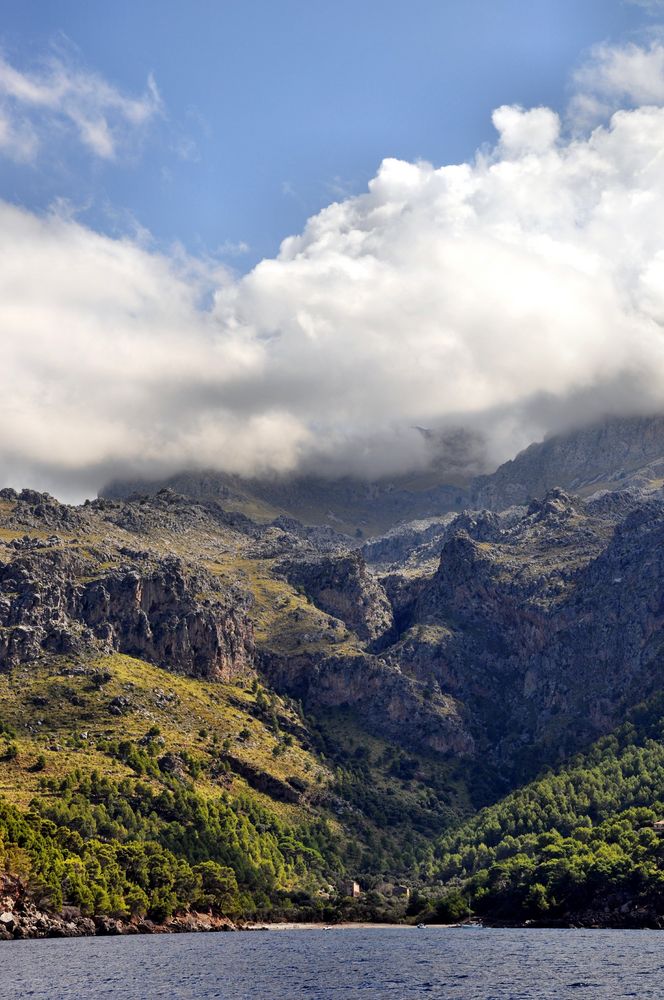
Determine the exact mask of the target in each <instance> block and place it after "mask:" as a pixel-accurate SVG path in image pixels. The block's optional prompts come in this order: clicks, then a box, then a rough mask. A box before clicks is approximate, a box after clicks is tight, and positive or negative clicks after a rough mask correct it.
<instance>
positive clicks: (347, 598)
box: [281, 552, 394, 642]
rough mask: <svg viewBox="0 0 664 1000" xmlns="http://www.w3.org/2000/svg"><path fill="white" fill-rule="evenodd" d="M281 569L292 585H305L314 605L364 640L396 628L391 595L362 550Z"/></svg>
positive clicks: (285, 564)
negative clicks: (369, 569)
mask: <svg viewBox="0 0 664 1000" xmlns="http://www.w3.org/2000/svg"><path fill="white" fill-rule="evenodd" d="M281 570H282V572H283V573H284V575H285V576H286V578H287V580H288V581H289V583H290V584H292V585H293V586H294V587H301V588H302V589H303V590H304V592H305V593H306V595H307V596H308V597H309V598H310V599H311V600H312V601H313V603H314V604H316V605H317V606H318V607H319V608H321V610H323V611H325V612H327V613H328V614H329V615H333V616H334V617H335V618H338V619H340V621H342V622H344V623H345V624H346V625H347V626H348V628H350V629H352V631H353V632H355V634H356V635H357V636H358V637H359V638H360V639H363V640H365V641H366V642H374V641H375V640H376V639H379V638H381V636H384V635H386V634H387V633H388V632H389V631H390V630H391V629H392V627H393V625H394V619H393V615H392V607H391V605H390V602H389V600H388V599H387V595H386V593H385V591H384V590H383V588H382V586H381V585H380V583H379V581H378V580H377V579H376V578H375V577H374V576H373V575H372V574H371V573H370V572H369V571H368V569H367V565H366V563H365V561H364V559H363V558H362V556H361V555H360V554H359V553H358V552H351V553H348V554H345V555H342V556H325V557H322V558H318V559H315V560H313V559H309V560H306V561H304V560H300V561H293V560H291V561H287V562H285V563H284V564H283V565H282V567H281Z"/></svg>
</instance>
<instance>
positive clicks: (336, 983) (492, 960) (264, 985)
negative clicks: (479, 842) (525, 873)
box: [0, 928, 664, 1000]
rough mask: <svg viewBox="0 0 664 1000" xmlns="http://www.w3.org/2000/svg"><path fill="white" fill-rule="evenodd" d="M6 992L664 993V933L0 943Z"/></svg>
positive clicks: (48, 995) (514, 999)
mask: <svg viewBox="0 0 664 1000" xmlns="http://www.w3.org/2000/svg"><path fill="white" fill-rule="evenodd" d="M0 996H2V997H8V998H9V997H11V998H21V1000H23V998H28V997H29V998H31V1000H99V998H105V997H114V998H122V1000H152V998H156V997H164V998H169V1000H180V998H187V1000H211V998H220V1000H298V998H307V1000H327V998H330V1000H345V998H347V997H351V998H357V1000H409V998H419V997H422V998H428V1000H439V998H440V1000H531V998H532V1000H549V998H551V1000H564V998H567V997H570V998H573V1000H576V998H578V1000H585V998H593V1000H595V998H602V1000H608V998H611V1000H619V998H621V997H638V998H639V1000H645V998H648V997H657V998H661V997H664V937H663V936H662V933H661V932H657V931H581V930H574V931H570V930H488V929H477V930H469V929H465V930H464V929H460V928H449V929H445V928H428V929H427V930H417V929H415V928H398V929H392V928H390V929H379V930H376V929H372V930H368V929H362V930H361V929H348V930H331V931H324V930H313V931H299V930H298V931H267V932H262V933H261V932H243V933H237V934H185V935H177V936H176V935H173V936H155V937H149V936H147V937H130V938H82V939H78V940H46V941H16V942H3V943H0Z"/></svg>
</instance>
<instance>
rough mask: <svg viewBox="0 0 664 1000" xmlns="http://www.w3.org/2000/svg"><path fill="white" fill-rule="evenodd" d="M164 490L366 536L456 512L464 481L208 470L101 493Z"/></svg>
mask: <svg viewBox="0 0 664 1000" xmlns="http://www.w3.org/2000/svg"><path fill="white" fill-rule="evenodd" d="M163 488H169V489H172V490H174V491H175V492H177V493H181V494H184V495H186V496H190V497H193V498H194V499H196V500H201V499H203V500H217V501H219V503H221V504H222V505H223V506H224V508H225V509H227V510H237V511H240V512H242V513H245V514H247V515H248V516H249V517H251V518H254V519H255V520H256V521H259V522H269V521H272V520H274V519H275V518H276V517H279V516H280V515H281V516H286V517H290V518H294V519H297V520H298V521H301V522H302V523H303V524H305V525H328V526H329V527H331V528H335V529H336V530H337V531H340V532H343V533H345V534H347V535H349V536H351V537H355V536H356V537H358V538H362V537H365V536H366V537H369V536H372V535H376V534H378V533H380V532H382V531H386V530H388V529H389V528H390V527H391V526H392V525H393V524H396V523H397V522H399V521H409V520H412V519H413V518H417V517H429V516H434V515H438V514H440V513H441V512H444V511H459V510H461V509H462V508H463V507H464V506H465V505H466V503H467V500H468V491H467V482H466V481H464V480H463V479H461V480H460V481H459V482H456V481H455V480H454V479H453V480H452V481H451V482H449V481H447V476H446V475H445V474H441V473H438V472H435V471H434V472H431V473H423V474H421V475H411V476H402V477H399V478H396V479H386V480H378V481H376V482H365V481H362V480H359V479H352V478H350V477H348V478H341V479H325V478H322V477H321V478H317V477H313V476H307V477H304V476H303V477H292V476H290V477H281V478H279V477H275V478H268V479H243V478H241V477H240V476H232V475H228V474H226V473H221V472H214V471H211V470H208V471H201V472H186V473H179V474H177V475H174V476H171V477H169V478H168V479H164V480H159V481H154V482H150V481H148V480H136V481H118V482H114V483H109V484H108V485H107V486H106V487H105V488H104V490H103V491H102V495H103V496H105V497H108V498H113V499H123V498H126V497H129V496H131V495H133V494H151V495H154V494H155V493H158V492H159V490H161V489H163Z"/></svg>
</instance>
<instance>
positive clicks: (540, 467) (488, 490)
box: [470, 416, 664, 510]
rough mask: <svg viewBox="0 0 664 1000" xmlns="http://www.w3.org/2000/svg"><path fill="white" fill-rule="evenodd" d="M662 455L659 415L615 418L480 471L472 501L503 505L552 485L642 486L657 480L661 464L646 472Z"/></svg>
mask: <svg viewBox="0 0 664 1000" xmlns="http://www.w3.org/2000/svg"><path fill="white" fill-rule="evenodd" d="M662 458H664V417H663V416H655V417H614V418H612V419H609V420H604V421H602V422H600V423H597V424H594V425H591V426H589V427H585V428H582V429H580V430H576V431H572V432H570V433H568V434H559V435H556V436H555V437H552V438H550V439H548V440H546V441H543V442H542V443H540V444H532V445H530V447H528V448H526V449H525V450H524V451H522V452H521V453H520V454H519V455H517V456H516V458H515V459H513V460H512V461H510V462H505V464H504V465H501V466H500V468H499V469H497V470H496V472H494V473H492V474H491V475H488V476H478V477H477V479H475V480H474V482H473V484H472V487H471V490H470V505H471V506H472V507H475V508H479V509H482V508H487V509H489V510H503V509H505V508H506V507H510V506H512V505H513V504H523V503H528V502H529V501H530V500H531V499H532V498H536V497H543V496H544V495H545V493H547V491H548V490H550V489H552V488H553V487H556V486H559V487H562V488H563V489H567V490H570V491H573V492H575V493H579V492H583V493H586V494H588V493H591V492H593V491H594V490H598V489H600V488H605V489H613V490H622V489H625V488H629V486H630V485H632V486H636V487H637V488H639V489H642V488H644V487H647V485H648V483H649V482H651V481H652V480H657V479H661V469H656V470H655V469H653V470H652V474H651V475H649V474H648V471H647V467H648V466H650V465H651V464H652V463H656V462H657V461H658V460H661V459H662ZM641 470H642V471H643V475H642V476H641V477H639V476H638V473H639V471H641ZM639 480H641V481H639Z"/></svg>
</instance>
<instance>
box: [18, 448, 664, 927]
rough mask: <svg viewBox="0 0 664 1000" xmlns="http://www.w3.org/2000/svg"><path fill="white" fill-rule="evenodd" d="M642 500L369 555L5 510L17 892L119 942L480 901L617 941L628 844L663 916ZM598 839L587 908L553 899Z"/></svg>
mask: <svg viewBox="0 0 664 1000" xmlns="http://www.w3.org/2000/svg"><path fill="white" fill-rule="evenodd" d="M584 433H585V432H584ZM607 433H608V432H607ZM611 433H613V431H611ZM540 447H541V448H544V446H540ZM647 447H650V446H649V445H648V446H647ZM653 447H654V446H653ZM644 448H646V446H645V445H644ZM545 451H546V449H545ZM644 454H645V452H644ZM623 457H624V455H623V453H621V454H620V456H619V458H620V459H622V458H623ZM642 458H643V454H642V455H641V457H640V458H638V460H637V461H641V459H642ZM516 461H518V460H516ZM640 468H641V472H640V473H639V475H641V473H642V467H640ZM497 475H498V474H497ZM643 482H644V480H643V477H642V476H641V478H640V479H638V481H637V480H636V479H631V480H630V479H629V477H623V478H622V479H620V485H621V489H619V490H613V491H610V490H606V489H602V490H599V491H591V492H589V493H587V495H585V496H578V495H577V496H574V495H570V494H569V493H567V492H565V491H564V490H562V489H560V488H557V487H556V488H552V489H550V490H548V492H547V493H545V495H544V496H543V497H541V498H539V499H534V500H531V501H529V502H528V503H527V504H521V505H516V506H512V507H509V508H507V509H505V510H501V511H489V510H485V511H473V510H466V511H464V512H462V513H459V514H455V513H454V512H450V511H442V512H439V513H438V514H436V515H431V516H427V517H425V518H420V519H418V520H415V521H410V522H408V523H406V524H402V525H398V526H395V527H393V528H391V529H390V530H389V531H388V532H387V533H386V534H384V535H382V536H377V537H374V538H372V539H370V540H367V541H364V542H362V541H361V540H358V539H355V538H352V539H351V538H349V537H348V535H346V534H343V533H341V532H337V531H336V530H334V529H333V528H331V527H330V526H329V525H318V526H316V525H305V524H303V523H301V522H300V521H297V520H296V519H294V518H292V517H287V516H285V515H284V514H278V515H277V516H275V517H271V518H269V517H268V516H267V514H266V512H265V511H264V512H263V516H261V517H260V518H256V519H253V518H250V517H249V516H247V514H245V513H242V512H240V511H238V510H236V509H227V507H226V506H225V504H224V502H223V499H222V498H219V497H217V498H216V499H214V498H211V497H209V496H203V495H201V496H197V497H195V496H191V495H184V494H178V493H176V492H174V490H172V489H169V488H162V489H160V490H159V491H157V492H156V493H154V494H152V495H135V496H130V497H128V498H115V499H112V498H109V497H106V498H100V499H97V500H94V501H91V502H86V503H85V504H83V505H81V506H79V507H70V506H67V505H64V504H60V503H58V502H57V501H56V500H54V499H53V498H52V497H49V496H48V495H46V494H41V493H35V492H34V491H30V490H24V491H23V492H21V493H20V494H17V493H15V492H14V491H13V490H9V489H5V490H2V491H0V725H1V727H2V729H1V730H0V758H1V760H0V801H1V802H2V803H3V805H2V810H3V811H2V813H1V816H0V854H2V857H3V859H4V866H5V868H7V869H8V870H9V871H10V872H11V873H12V877H19V878H20V877H23V879H24V882H25V883H26V884H27V885H28V886H31V887H32V889H30V891H33V892H37V894H39V893H41V894H42V895H43V896H44V899H45V900H46V902H47V903H48V902H49V901H50V905H51V907H56V908H57V907H60V906H61V905H65V906H73V907H74V908H77V912H79V916H80V919H81V920H90V919H91V920H93V921H97V925H98V926H101V927H103V926H105V924H104V923H103V921H105V920H108V919H111V918H112V919H119V920H121V921H124V923H123V924H122V926H123V927H125V928H126V927H129V926H130V923H128V922H130V921H131V920H133V921H134V925H136V926H137V925H138V924H139V923H141V922H142V923H141V926H143V927H144V928H145V927H148V926H151V924H150V922H152V924H154V923H164V922H165V921H166V922H168V921H173V920H176V921H182V920H188V919H190V918H191V919H192V920H203V919H208V917H209V918H210V919H212V918H214V919H215V920H224V919H229V918H232V919H235V920H237V919H248V918H253V917H258V918H276V917H280V916H281V917H283V916H293V917H295V918H299V919H304V918H307V917H312V916H313V917H315V918H318V919H326V920H331V919H338V918H339V917H341V916H350V917H356V918H357V917H361V916H363V915H364V916H372V917H374V918H377V919H405V918H406V917H407V916H408V918H409V919H410V918H412V919H416V918H417V915H418V914H427V913H428V914H429V917H427V919H428V918H430V917H432V916H433V917H436V918H440V919H446V918H449V917H450V915H452V914H453V912H454V908H455V905H456V906H457V909H458V906H459V905H461V904H460V903H459V901H458V900H459V898H460V897H459V896H458V893H459V887H461V886H463V887H465V888H464V891H465V890H466V889H468V891H470V893H471V896H472V897H473V899H474V901H475V906H476V909H477V912H478V913H481V914H483V915H485V916H487V917H489V918H492V919H519V920H520V919H545V915H546V919H560V920H565V919H571V917H570V914H576V917H577V918H578V919H579V920H586V921H589V920H593V919H594V920H600V921H601V919H602V918H600V917H598V916H597V912H598V911H597V906H599V905H600V902H601V907H604V909H603V910H602V912H605V911H606V912H607V913H611V914H612V916H611V917H610V919H611V920H613V921H614V922H615V921H616V920H619V917H616V915H615V912H614V910H615V907H614V905H613V904H614V903H615V899H613V897H612V900H609V899H608V896H606V892H607V891H608V890H607V885H608V884H609V883H608V882H606V883H605V882H603V881H602V877H601V870H602V869H601V864H600V863H599V862H598V864H599V865H600V867H599V868H592V864H595V861H592V859H590V860H589V858H590V855H591V854H592V855H593V857H595V854H597V852H599V854H601V855H602V857H604V856H605V855H606V856H607V857H608V854H607V853H606V851H608V853H609V854H610V853H611V851H609V849H608V848H607V849H606V851H605V847H604V846H603V845H605V844H613V843H614V841H613V840H611V837H614V832H615V831H614V832H613V833H612V832H611V831H612V830H613V826H612V824H613V823H614V820H615V822H617V823H618V825H619V827H620V830H622V831H623V833H624V834H625V838H626V839H624V842H623V840H620V838H619V840H620V844H621V845H622V846H621V848H620V849H621V851H622V852H623V856H624V857H626V856H627V854H628V853H629V850H631V848H633V863H632V862H630V864H629V865H627V867H625V865H626V864H627V863H626V862H624V864H623V869H624V873H626V874H625V878H624V879H623V881H622V882H620V885H619V889H620V892H619V893H618V895H620V894H622V895H620V898H621V900H622V901H621V902H620V906H624V905H625V904H626V903H629V902H630V900H631V899H632V897H629V898H628V896H629V892H632V894H633V898H634V899H637V900H640V901H641V902H639V904H638V906H637V907H636V910H635V911H634V912H635V913H636V911H637V910H638V907H639V906H641V903H643V907H646V909H647V912H648V914H649V916H648V918H647V919H648V920H650V921H651V922H652V921H653V920H655V919H659V917H658V914H659V912H660V910H664V907H660V909H659V910H658V907H659V906H660V904H659V902H658V901H657V900H658V898H659V897H657V895H656V893H655V891H654V888H653V887H654V885H655V882H656V879H657V878H658V877H659V876H658V875H657V872H658V871H659V868H658V865H659V854H658V847H657V844H658V841H656V840H653V837H652V836H650V831H649V830H646V829H645V828H646V827H648V824H650V823H651V822H652V818H653V816H654V815H656V814H657V812H658V810H659V804H660V803H661V801H662V799H663V798H664V790H663V789H662V788H661V775H660V763H659V758H658V753H659V751H658V746H657V739H658V736H657V733H658V732H659V729H658V727H660V729H661V719H660V716H661V712H660V714H659V715H657V711H658V709H657V706H658V705H660V704H661V692H662V682H661V667H662V656H663V654H664V610H663V609H664V565H663V563H662V559H663V558H664V556H663V555H662V554H663V553H664V502H662V499H661V498H660V496H659V493H658V487H657V485H656V481H655V480H654V479H653V480H649V481H648V482H649V486H648V487H647V488H646V487H644V485H643ZM630 484H631V485H630ZM586 492H587V491H586ZM230 507H231V508H232V507H233V504H230ZM644 701H647V702H648V704H649V706H650V707H649V708H648V709H647V711H646V710H644V709H640V708H637V706H639V705H641V704H642V703H643V702H644ZM652 706H655V707H654V708H653V707H652ZM644 711H645V713H646V714H645V715H644ZM628 718H629V719H632V720H633V722H632V729H629V728H628V729H624V728H623V729H621V727H622V726H623V724H624V723H625V720H626V719H628ZM644 720H645V721H644ZM634 726H636V727H637V728H636V730H634ZM639 726H641V729H639V728H638V727H639ZM644 727H645V728H644ZM611 734H616V735H615V736H613V735H611ZM621 734H622V735H621ZM625 734H627V735H625ZM635 734H636V735H635ZM607 739H608V741H609V742H604V743H603V742H602V740H607ZM615 740H617V741H618V743H617V744H616V743H615ZM598 741H599V742H598ZM611 741H614V742H611ZM630 741H631V742H630ZM593 748H594V749H593ZM607 748H608V749H607ZM579 754H585V755H586V756H585V757H583V758H581V757H578V755H579ZM598 755H599V756H598ZM598 768H599V770H598ZM552 769H553V770H554V771H556V773H558V775H559V777H557V778H555V780H554V779H552V778H550V777H548V776H545V777H544V778H542V777H541V776H542V773H543V772H544V773H545V775H549V774H550V773H552ZM587 771H592V776H591V777H590V778H587V775H586V772H587ZM648 775H650V776H651V778H652V780H650V778H649V777H648ZM552 781H553V785H551V782H552ZM533 782H535V784H533ZM591 786H592V788H591ZM575 789H576V790H578V789H586V792H587V794H586V792H584V793H583V795H580V796H579V795H577V794H576V791H575ZM588 789H590V790H588ZM591 793H592V794H591ZM593 795H596V798H595V799H593ZM533 803H534V805H533V807H532V808H531V805H532V804H533ZM584 803H586V804H585V805H584ZM593 803H594V804H593ZM549 807H551V808H549ZM482 808H484V809H485V810H488V811H485V812H480V813H479V814H478V810H481V809H482ZM635 808H638V809H641V810H644V809H645V810H646V812H638V813H632V812H630V810H633V809H635ZM648 810H650V812H648ZM622 814H624V815H622ZM616 816H618V819H616ZM506 817H507V818H508V819H506ZM588 817H589V818H590V828H589V830H588V829H586V828H587V827H588V823H587V822H586V820H587V819H588ZM635 817H636V818H635ZM508 820H509V821H508ZM637 821H638V823H639V824H641V826H643V828H644V830H641V827H639V829H638V830H637V832H636V833H635V834H634V836H635V837H636V840H630V837H632V834H631V833H630V832H629V831H630V830H632V829H633V824H634V823H635V822H637ZM510 823H511V824H512V825H511V826H510ZM607 824H608V826H607ZM621 824H622V825H621ZM625 824H626V825H625ZM630 824H632V825H631V826H630ZM577 826H578V827H583V830H582V831H581V833H579V835H578V836H579V837H580V838H581V840H579V841H578V842H579V843H585V844H586V845H588V844H590V845H591V846H592V850H590V848H588V851H586V854H588V857H586V859H585V861H583V864H581V863H580V862H579V864H581V867H580V868H579V869H578V871H579V873H580V874H579V875H578V878H579V879H580V880H581V882H583V884H584V885H586V883H588V886H590V882H592V880H593V879H595V882H592V886H591V887H590V888H588V886H586V889H584V892H585V895H583V898H581V896H578V897H577V896H574V895H573V894H571V895H570V894H569V893H567V894H566V892H567V890H565V892H563V890H562V889H561V887H560V885H559V884H558V883H557V882H555V880H554V881H551V880H549V881H547V878H548V875H547V872H549V868H547V867H546V865H547V864H549V862H551V864H553V861H552V859H554V860H555V859H556V858H559V855H558V854H556V851H557V850H558V848H556V850H553V848H552V849H551V850H549V848H551V847H552V844H553V845H554V846H555V844H558V839H557V838H558V837H560V838H562V839H563V840H565V839H566V838H569V836H570V835H571V833H572V832H573V831H574V830H575V829H576V827H577ZM68 831H69V832H68ZM72 831H73V832H72ZM490 831H493V832H490ZM639 831H640V832H639ZM644 831H645V832H644ZM615 836H618V835H617V834H615ZM542 837H544V838H545V839H544V840H542V839H541V838H542ZM551 837H553V840H551V839H550V838H551ZM574 837H575V838H576V839H577V840H578V837H576V834H574ZM620 837H622V833H621V834H620ZM487 838H488V839H487ZM524 838H525V839H524ZM533 838H534V839H533ZM547 838H549V839H547ZM583 838H585V840H584V839H583ZM607 838H608V839H607ZM573 839H574V838H573ZM483 845H484V846H483ZM630 845H631V847H630ZM568 848H569V851H571V855H570V856H574V858H576V857H577V855H578V853H579V851H581V848H579V847H578V844H577V843H576V840H575V842H574V843H573V844H572V845H571V846H570V845H567V846H565V847H564V849H561V850H564V851H567V850H568ZM595 849H596V850H595ZM584 850H585V848H584ZM611 850H613V848H611ZM473 852H474V853H473ZM487 852H488V853H487ZM603 852H604V853H603ZM581 853H583V851H582V852H581ZM503 858H505V859H508V861H509V865H510V866H511V867H510V871H509V878H507V876H504V873H503V875H500V877H499V876H498V874H497V872H499V868H496V865H500V864H502V859H503ZM510 859H511V860H510ZM634 859H636V860H634ZM623 860H624V859H623ZM591 861H592V864H591ZM586 862H587V863H586ZM617 863H618V862H616V864H617ZM575 864H576V862H575ZM630 865H631V867H630ZM201 866H203V867H201ZM206 866H207V867H206ZM542 866H544V867H542ZM584 866H585V867H584ZM588 866H590V867H588ZM554 867H555V866H554ZM558 867H559V868H560V865H558ZM563 867H564V866H563ZM591 869H592V872H595V874H589V872H591ZM565 870H567V869H565ZM606 870H607V872H608V868H607V869H606ZM500 871H502V869H500ZM597 872H600V874H597ZM492 873H493V874H492ZM635 873H636V874H635ZM644 873H645V874H644ZM648 873H649V874H648ZM545 876H546V877H545ZM642 876H643V878H644V879H645V882H643V883H641V882H639V881H638V880H639V878H641V877H642ZM567 877H568V875H565V878H567ZM606 877H607V879H609V875H608V874H607V876H606ZM616 877H617V876H616ZM348 878H350V879H357V880H359V881H360V883H361V885H362V889H363V894H362V896H361V897H360V898H359V899H357V900H353V899H350V898H348V897H346V896H344V894H343V888H344V880H347V879H348ZM610 878H614V876H613V875H610ZM441 879H442V881H443V882H445V883H447V888H446V889H443V888H441ZM533 879H534V880H535V881H533ZM551 879H553V875H551ZM630 879H631V881H630ZM26 880H27V881H26ZM514 880H516V882H514ZM635 880H636V881H635ZM653 880H654V881H653ZM513 883H514V884H516V885H518V886H521V888H520V889H518V891H516V890H515V893H516V894H515V895H514V894H512V895H510V893H511V892H512V890H509V892H508V890H507V889H506V890H505V893H506V895H505V894H503V895H501V892H502V889H500V891H499V887H500V886H509V885H512V884H513ZM637 883H638V884H637ZM646 883H647V884H646ZM396 884H405V885H406V886H407V887H409V888H410V889H411V890H413V893H414V895H413V898H412V899H411V902H410V903H408V902H407V899H406V895H405V894H402V895H401V896H399V895H398V894H397V895H391V890H390V888H389V887H390V886H394V885H396ZM617 884H618V883H616V885H617ZM541 886H544V889H543V890H542V888H541ZM386 887H387V888H386ZM534 887H535V888H534ZM522 890H523V891H522ZM531 890H532V892H531ZM26 891H27V890H26ZM617 891H618V890H616V892H617ZM455 892H456V893H457V896H456V897H455V896H454V893H455ZM441 893H443V896H444V899H443V902H441V904H440V907H439V908H438V909H436V899H437V898H438V897H439V896H440V895H441ZM536 897H537V899H539V903H538V904H537V906H536V905H535V903H534V902H533V900H535V898H536ZM7 898H8V899H9V896H7ZM617 898H618V897H617V896H616V899H617ZM454 899H457V903H456V904H454ZM445 900H447V902H445ZM482 900H484V902H482ZM598 901H599V902H598ZM596 904H597V906H596ZM464 905H467V903H466V904H464ZM630 905H631V903H630ZM538 907H539V909H538ZM593 907H594V909H593ZM607 908H608V909H607ZM632 909H634V908H632ZM628 910H629V912H630V913H632V910H630V909H629V907H628ZM628 910H625V911H624V912H625V913H627V912H628ZM194 911H196V912H199V911H200V912H202V913H203V914H205V913H207V914H208V917H205V916H203V917H201V916H197V917H195V918H194V917H193V916H192V914H193V913H194ZM638 911H639V912H641V911H640V910H638ZM12 912H13V911H12ZM644 912H645V911H644ZM584 914H585V915H584ZM592 914H594V916H593V915H592ZM457 915H458V914H457ZM31 919H32V918H31ZM36 919H37V918H34V920H36ZM606 919H607V920H608V919H609V917H607V918H606ZM625 919H627V918H625ZM629 919H630V920H633V921H636V922H638V918H637V916H630V917H629ZM644 919H645V918H644ZM34 920H33V922H34ZM146 921H148V923H147V924H146ZM30 926H32V924H31V925H30ZM86 926H87V925H86ZM132 926H133V925H132ZM19 932H20V929H19V931H12V933H13V934H17V933H19ZM8 933H9V932H8Z"/></svg>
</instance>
